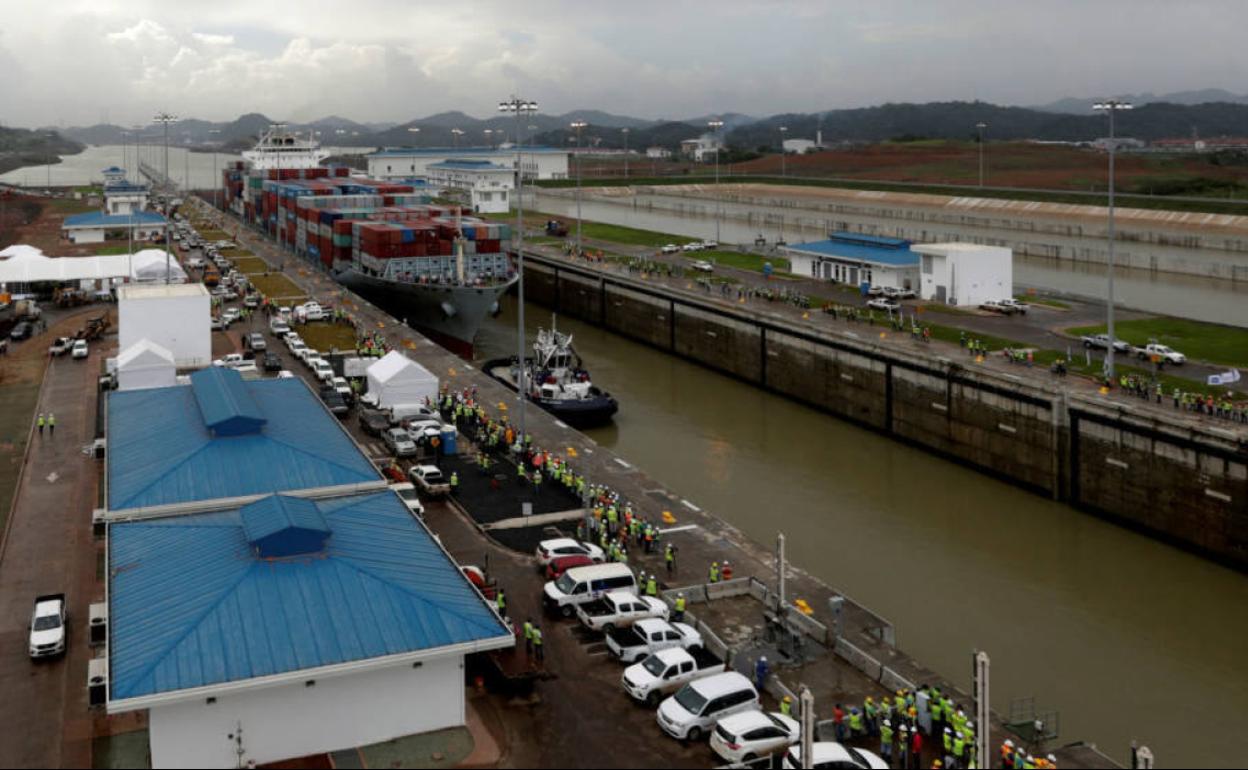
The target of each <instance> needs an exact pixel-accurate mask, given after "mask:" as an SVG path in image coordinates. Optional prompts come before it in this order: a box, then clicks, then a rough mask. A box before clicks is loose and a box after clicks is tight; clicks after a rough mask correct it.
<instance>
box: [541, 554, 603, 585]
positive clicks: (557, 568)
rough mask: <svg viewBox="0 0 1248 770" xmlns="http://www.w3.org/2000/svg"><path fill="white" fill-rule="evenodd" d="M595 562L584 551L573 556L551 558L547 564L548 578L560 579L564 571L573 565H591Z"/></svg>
mask: <svg viewBox="0 0 1248 770" xmlns="http://www.w3.org/2000/svg"><path fill="white" fill-rule="evenodd" d="M594 563H595V562H594V560H593V559H591V558H590V557H588V556H586V555H585V554H583V553H577V554H572V555H571V556H556V557H555V558H553V559H551V560H550V564H547V565H546V578H547V579H548V580H558V579H559V578H560V577H562V576H563V573H565V572H567V571H568V570H570V569H572V568H573V567H589V566H591V565H593V564H594Z"/></svg>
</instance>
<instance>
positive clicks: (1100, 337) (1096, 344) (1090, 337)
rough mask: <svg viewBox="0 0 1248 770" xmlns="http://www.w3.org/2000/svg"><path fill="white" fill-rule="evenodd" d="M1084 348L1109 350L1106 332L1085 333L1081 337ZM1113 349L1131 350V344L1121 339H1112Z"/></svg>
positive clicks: (1119, 351) (1125, 351) (1126, 351)
mask: <svg viewBox="0 0 1248 770" xmlns="http://www.w3.org/2000/svg"><path fill="white" fill-rule="evenodd" d="M1081 340H1082V342H1083V346H1084V347H1085V348H1098V349H1100V350H1109V335H1108V334H1085V335H1084V336H1083V337H1082V338H1081ZM1114 351H1115V352H1118V353H1129V352H1131V346H1130V345H1129V344H1127V343H1126V342H1124V341H1123V340H1119V339H1116V340H1114Z"/></svg>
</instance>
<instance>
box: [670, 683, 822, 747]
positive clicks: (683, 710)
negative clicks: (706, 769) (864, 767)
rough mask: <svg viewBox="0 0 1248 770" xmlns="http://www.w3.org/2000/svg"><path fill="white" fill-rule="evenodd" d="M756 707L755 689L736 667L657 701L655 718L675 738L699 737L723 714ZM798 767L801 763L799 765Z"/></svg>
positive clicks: (686, 686) (723, 715) (695, 739)
mask: <svg viewBox="0 0 1248 770" xmlns="http://www.w3.org/2000/svg"><path fill="white" fill-rule="evenodd" d="M757 710H758V691H757V690H755V689H754V685H753V684H752V683H751V682H750V680H749V679H747V678H745V677H744V676H743V675H741V674H738V673H737V672H736V671H726V672H724V673H722V674H715V675H714V676H708V677H706V678H705V679H698V680H695V681H693V682H690V683H689V684H687V685H685V686H684V687H682V688H680V690H679V691H677V693H676V694H675V695H672V696H671V697H669V698H667V699H666V700H664V701H663V702H662V703H661V704H659V710H658V713H657V714H656V715H655V718H656V719H657V720H658V723H659V727H661V728H662V729H663V732H665V733H667V734H668V735H670V736H672V737H673V738H676V739H677V740H682V741H684V740H688V741H695V742H696V741H699V740H701V739H702V736H703V735H706V733H707V732H709V731H710V730H712V729H713V728H714V727H715V724H716V723H717V722H718V721H719V720H721V719H724V718H725V717H729V716H732V715H733V714H738V713H740V712H742V711H757ZM799 767H800V765H799Z"/></svg>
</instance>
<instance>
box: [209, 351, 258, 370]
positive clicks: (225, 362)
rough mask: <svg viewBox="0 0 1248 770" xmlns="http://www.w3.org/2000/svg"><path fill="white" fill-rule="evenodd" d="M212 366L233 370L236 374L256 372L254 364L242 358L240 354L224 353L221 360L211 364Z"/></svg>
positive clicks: (252, 361)
mask: <svg viewBox="0 0 1248 770" xmlns="http://www.w3.org/2000/svg"><path fill="white" fill-rule="evenodd" d="M212 365H213V366H222V367H225V368H226V369H233V370H235V371H237V372H254V371H256V362H255V360H253V359H250V358H243V354H242V353H226V354H225V355H224V356H222V357H221V358H218V359H217V360H215V361H213V362H212Z"/></svg>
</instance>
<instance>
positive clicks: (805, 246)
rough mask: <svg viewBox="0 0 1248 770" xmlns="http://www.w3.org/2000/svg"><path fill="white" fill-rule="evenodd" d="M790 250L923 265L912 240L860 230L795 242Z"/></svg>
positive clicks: (906, 265)
mask: <svg viewBox="0 0 1248 770" xmlns="http://www.w3.org/2000/svg"><path fill="white" fill-rule="evenodd" d="M786 248H787V249H788V250H790V251H798V252H806V253H808V254H814V255H817V256H822V257H837V258H840V259H847V260H853V261H856V262H871V263H874V264H877V265H889V266H891V267H910V266H913V265H917V264H919V255H918V254H916V253H914V252H913V251H911V250H910V241H907V240H904V239H902V238H884V237H881V236H876V235H859V234H857V233H833V234H832V235H831V236H830V237H829V238H828V239H827V240H823V241H812V242H810V243H795V244H793V245H791V246H788V247H786Z"/></svg>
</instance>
